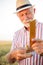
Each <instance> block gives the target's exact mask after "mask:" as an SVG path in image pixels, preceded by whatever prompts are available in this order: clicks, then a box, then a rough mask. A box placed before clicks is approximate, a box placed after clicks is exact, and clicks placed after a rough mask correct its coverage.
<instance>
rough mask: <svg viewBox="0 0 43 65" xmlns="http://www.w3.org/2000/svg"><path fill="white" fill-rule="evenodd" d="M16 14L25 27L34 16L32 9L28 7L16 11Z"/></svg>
mask: <svg viewBox="0 0 43 65" xmlns="http://www.w3.org/2000/svg"><path fill="white" fill-rule="evenodd" d="M17 16H18V17H19V18H20V20H21V22H22V23H23V24H24V26H25V27H29V22H30V21H32V20H33V18H34V9H33V8H28V9H25V10H22V11H20V12H18V13H17Z"/></svg>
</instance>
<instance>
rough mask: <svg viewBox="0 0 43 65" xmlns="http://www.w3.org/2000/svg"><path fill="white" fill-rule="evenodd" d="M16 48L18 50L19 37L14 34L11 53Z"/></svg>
mask: <svg viewBox="0 0 43 65" xmlns="http://www.w3.org/2000/svg"><path fill="white" fill-rule="evenodd" d="M15 48H17V35H16V33H14V36H13V41H12V46H11V50H10V51H12V50H14V49H15Z"/></svg>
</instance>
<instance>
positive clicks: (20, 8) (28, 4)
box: [16, 4, 32, 10]
mask: <svg viewBox="0 0 43 65" xmlns="http://www.w3.org/2000/svg"><path fill="white" fill-rule="evenodd" d="M27 6H32V4H26V5H23V6H20V7H18V8H17V9H16V10H19V9H21V8H24V7H27Z"/></svg>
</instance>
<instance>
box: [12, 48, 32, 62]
mask: <svg viewBox="0 0 43 65" xmlns="http://www.w3.org/2000/svg"><path fill="white" fill-rule="evenodd" d="M31 56H32V55H31V54H30V55H27V54H26V50H25V49H16V50H15V51H12V58H15V59H16V60H17V61H20V60H23V59H25V58H29V57H31Z"/></svg>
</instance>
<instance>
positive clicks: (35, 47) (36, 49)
mask: <svg viewBox="0 0 43 65" xmlns="http://www.w3.org/2000/svg"><path fill="white" fill-rule="evenodd" d="M32 48H33V49H34V50H35V52H37V53H38V54H40V53H41V46H40V45H39V43H35V44H33V45H32Z"/></svg>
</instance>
